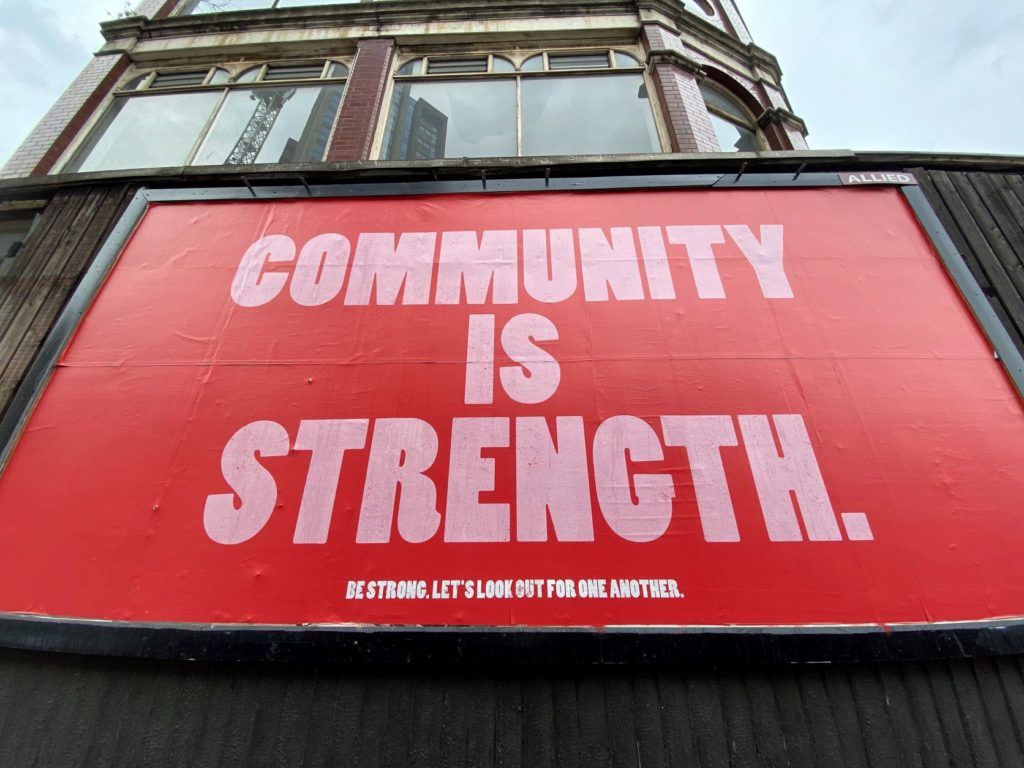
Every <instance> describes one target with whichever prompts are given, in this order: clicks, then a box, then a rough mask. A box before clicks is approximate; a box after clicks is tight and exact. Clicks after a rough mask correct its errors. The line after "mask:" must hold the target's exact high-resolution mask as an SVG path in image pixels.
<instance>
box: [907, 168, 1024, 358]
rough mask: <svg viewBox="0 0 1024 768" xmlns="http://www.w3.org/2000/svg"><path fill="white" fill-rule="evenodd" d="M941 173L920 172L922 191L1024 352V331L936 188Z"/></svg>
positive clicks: (1019, 347) (1003, 322) (1014, 340)
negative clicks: (1015, 320)
mask: <svg viewBox="0 0 1024 768" xmlns="http://www.w3.org/2000/svg"><path fill="white" fill-rule="evenodd" d="M936 174H937V172H930V173H928V172H925V171H923V170H920V171H918V174H917V175H918V179H919V180H920V182H921V189H922V190H923V191H924V193H925V195H926V196H927V197H928V199H929V202H931V205H932V208H933V209H934V210H935V214H936V215H937V216H938V217H939V221H940V222H941V223H942V226H943V228H945V230H946V232H947V234H948V235H949V237H950V239H951V240H952V241H953V244H954V245H955V246H956V249H957V251H959V253H960V255H961V257H962V258H963V261H964V264H966V265H967V268H968V270H970V272H971V275H972V276H973V277H974V279H975V280H976V281H977V283H978V285H979V286H980V288H981V290H982V292H983V293H984V294H985V295H986V296H987V297H988V300H989V303H990V304H991V305H992V309H993V310H994V311H995V313H996V315H997V316H998V317H999V320H1000V321H1001V322H1002V324H1003V327H1005V328H1006V331H1007V333H1009V334H1010V337H1011V338H1012V339H1013V342H1014V344H1016V345H1017V347H1018V349H1020V350H1021V351H1024V333H1022V332H1021V329H1018V328H1017V326H1016V325H1015V324H1014V322H1013V320H1012V319H1011V317H1010V315H1009V313H1008V312H1007V309H1006V306H1005V305H1004V304H1003V302H1002V300H1001V299H1000V298H999V292H998V290H997V289H996V288H995V286H993V285H992V282H991V281H990V280H989V278H988V275H987V274H986V273H985V271H984V270H983V269H982V268H981V263H980V261H979V259H978V257H977V255H975V254H974V253H973V251H972V250H971V247H970V245H969V244H968V243H967V240H966V238H965V237H964V235H963V233H962V232H961V231H960V228H959V226H958V225H957V223H956V220H955V219H954V218H953V216H952V213H951V212H950V210H949V208H948V206H947V205H946V203H945V200H944V199H943V197H942V195H941V194H940V193H939V191H938V188H937V187H936V186H935V184H934V182H933V179H932V176H934V175H936Z"/></svg>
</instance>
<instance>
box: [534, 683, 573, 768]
mask: <svg viewBox="0 0 1024 768" xmlns="http://www.w3.org/2000/svg"><path fill="white" fill-rule="evenodd" d="M522 691H523V692H522V697H523V764H524V765H530V766H533V765H535V766H538V768H544V767H545V766H558V767H559V768H561V766H562V765H566V766H568V765H577V764H578V762H568V761H566V762H564V763H563V762H561V761H556V759H555V737H554V732H555V711H554V701H553V698H554V693H553V691H552V683H551V681H550V680H548V679H545V678H543V677H532V676H531V677H529V678H527V679H526V680H524V681H523V688H522ZM577 761H578V758H577Z"/></svg>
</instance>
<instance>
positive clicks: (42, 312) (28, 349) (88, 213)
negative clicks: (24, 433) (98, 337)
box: [0, 186, 132, 412]
mask: <svg viewBox="0 0 1024 768" xmlns="http://www.w3.org/2000/svg"><path fill="white" fill-rule="evenodd" d="M131 194H132V190H131V189H129V188H128V187H124V186H116V187H99V188H95V189H75V190H69V191H65V192H59V193H58V194H57V195H55V196H54V198H53V199H52V200H51V201H50V203H49V205H47V207H46V209H45V210H44V211H43V214H42V218H41V220H40V221H39V223H38V224H37V225H36V227H35V229H34V230H33V232H32V234H31V235H30V236H29V238H28V240H27V241H26V243H25V247H24V248H23V249H22V250H21V252H20V253H19V254H18V255H17V256H16V257H15V258H13V259H10V260H8V261H7V262H6V263H5V264H4V265H3V267H2V270H0V412H2V411H3V410H5V409H6V406H7V404H8V402H9V401H10V399H11V396H12V394H13V393H14V390H15V389H16V388H17V386H18V384H19V383H20V382H21V380H22V377H23V376H24V375H25V371H26V370H27V369H28V367H29V365H30V364H31V363H32V359H33V358H34V357H35V355H36V353H37V352H38V351H39V347H40V345H41V344H42V342H43V340H44V339H45V338H46V335H47V334H48V333H49V331H50V329H51V328H52V327H53V324H54V322H55V321H56V319H57V316H58V314H59V313H60V311H61V309H62V308H63V307H64V305H65V304H66V303H67V300H68V298H70V296H71V292H72V291H73V290H74V288H75V286H76V285H78V282H79V280H81V278H82V275H83V273H84V272H85V269H86V268H87V267H88V266H89V264H90V263H91V261H92V257H93V256H94V255H95V254H96V252H97V251H98V250H99V248H100V246H101V245H102V244H103V242H104V240H105V239H106V237H107V234H108V233H109V232H110V230H111V228H112V227H113V226H114V224H115V223H116V222H117V220H118V218H119V217H120V215H121V213H122V211H123V210H124V208H125V206H126V205H127V203H128V201H129V200H130V196H131Z"/></svg>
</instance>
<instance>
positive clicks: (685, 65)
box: [647, 48, 707, 81]
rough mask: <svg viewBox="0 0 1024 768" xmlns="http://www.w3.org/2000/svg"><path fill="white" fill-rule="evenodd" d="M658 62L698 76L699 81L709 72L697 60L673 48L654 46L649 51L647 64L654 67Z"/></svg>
mask: <svg viewBox="0 0 1024 768" xmlns="http://www.w3.org/2000/svg"><path fill="white" fill-rule="evenodd" d="M657 64H671V65H672V66H674V67H678V68H679V69H682V70H683V71H685V72H689V73H690V74H691V75H693V76H694V77H696V78H697V80H698V81H700V80H703V79H704V78H705V77H707V72H705V71H704V69H703V68H702V67H701V65H700V64H698V63H697V62H696V61H694V60H693V59H691V58H690V57H689V56H687V55H686V54H683V53H680V52H679V51H676V50H674V49H672V48H652V49H651V50H650V51H649V52H648V53H647V66H648V67H653V66H655V65H657Z"/></svg>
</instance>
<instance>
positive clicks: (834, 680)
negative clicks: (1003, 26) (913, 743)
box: [823, 667, 873, 768]
mask: <svg viewBox="0 0 1024 768" xmlns="http://www.w3.org/2000/svg"><path fill="white" fill-rule="evenodd" d="M823 674H824V678H825V693H826V697H827V699H828V702H829V706H830V708H831V710H832V718H833V720H834V722H835V723H836V728H837V730H838V732H839V738H840V740H841V741H842V745H843V755H844V756H845V758H846V764H847V765H848V766H857V768H859V767H860V766H867V765H871V762H870V761H869V760H868V752H867V746H866V743H865V742H866V740H867V738H869V737H868V736H866V735H865V733H864V730H863V728H862V725H861V719H860V717H859V716H858V711H857V703H856V702H855V701H854V696H853V686H852V685H851V683H850V678H849V677H848V675H847V672H846V668H845V667H829V668H828V669H827V670H826V671H825V672H824V673H823ZM871 738H873V736H872V737H871Z"/></svg>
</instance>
